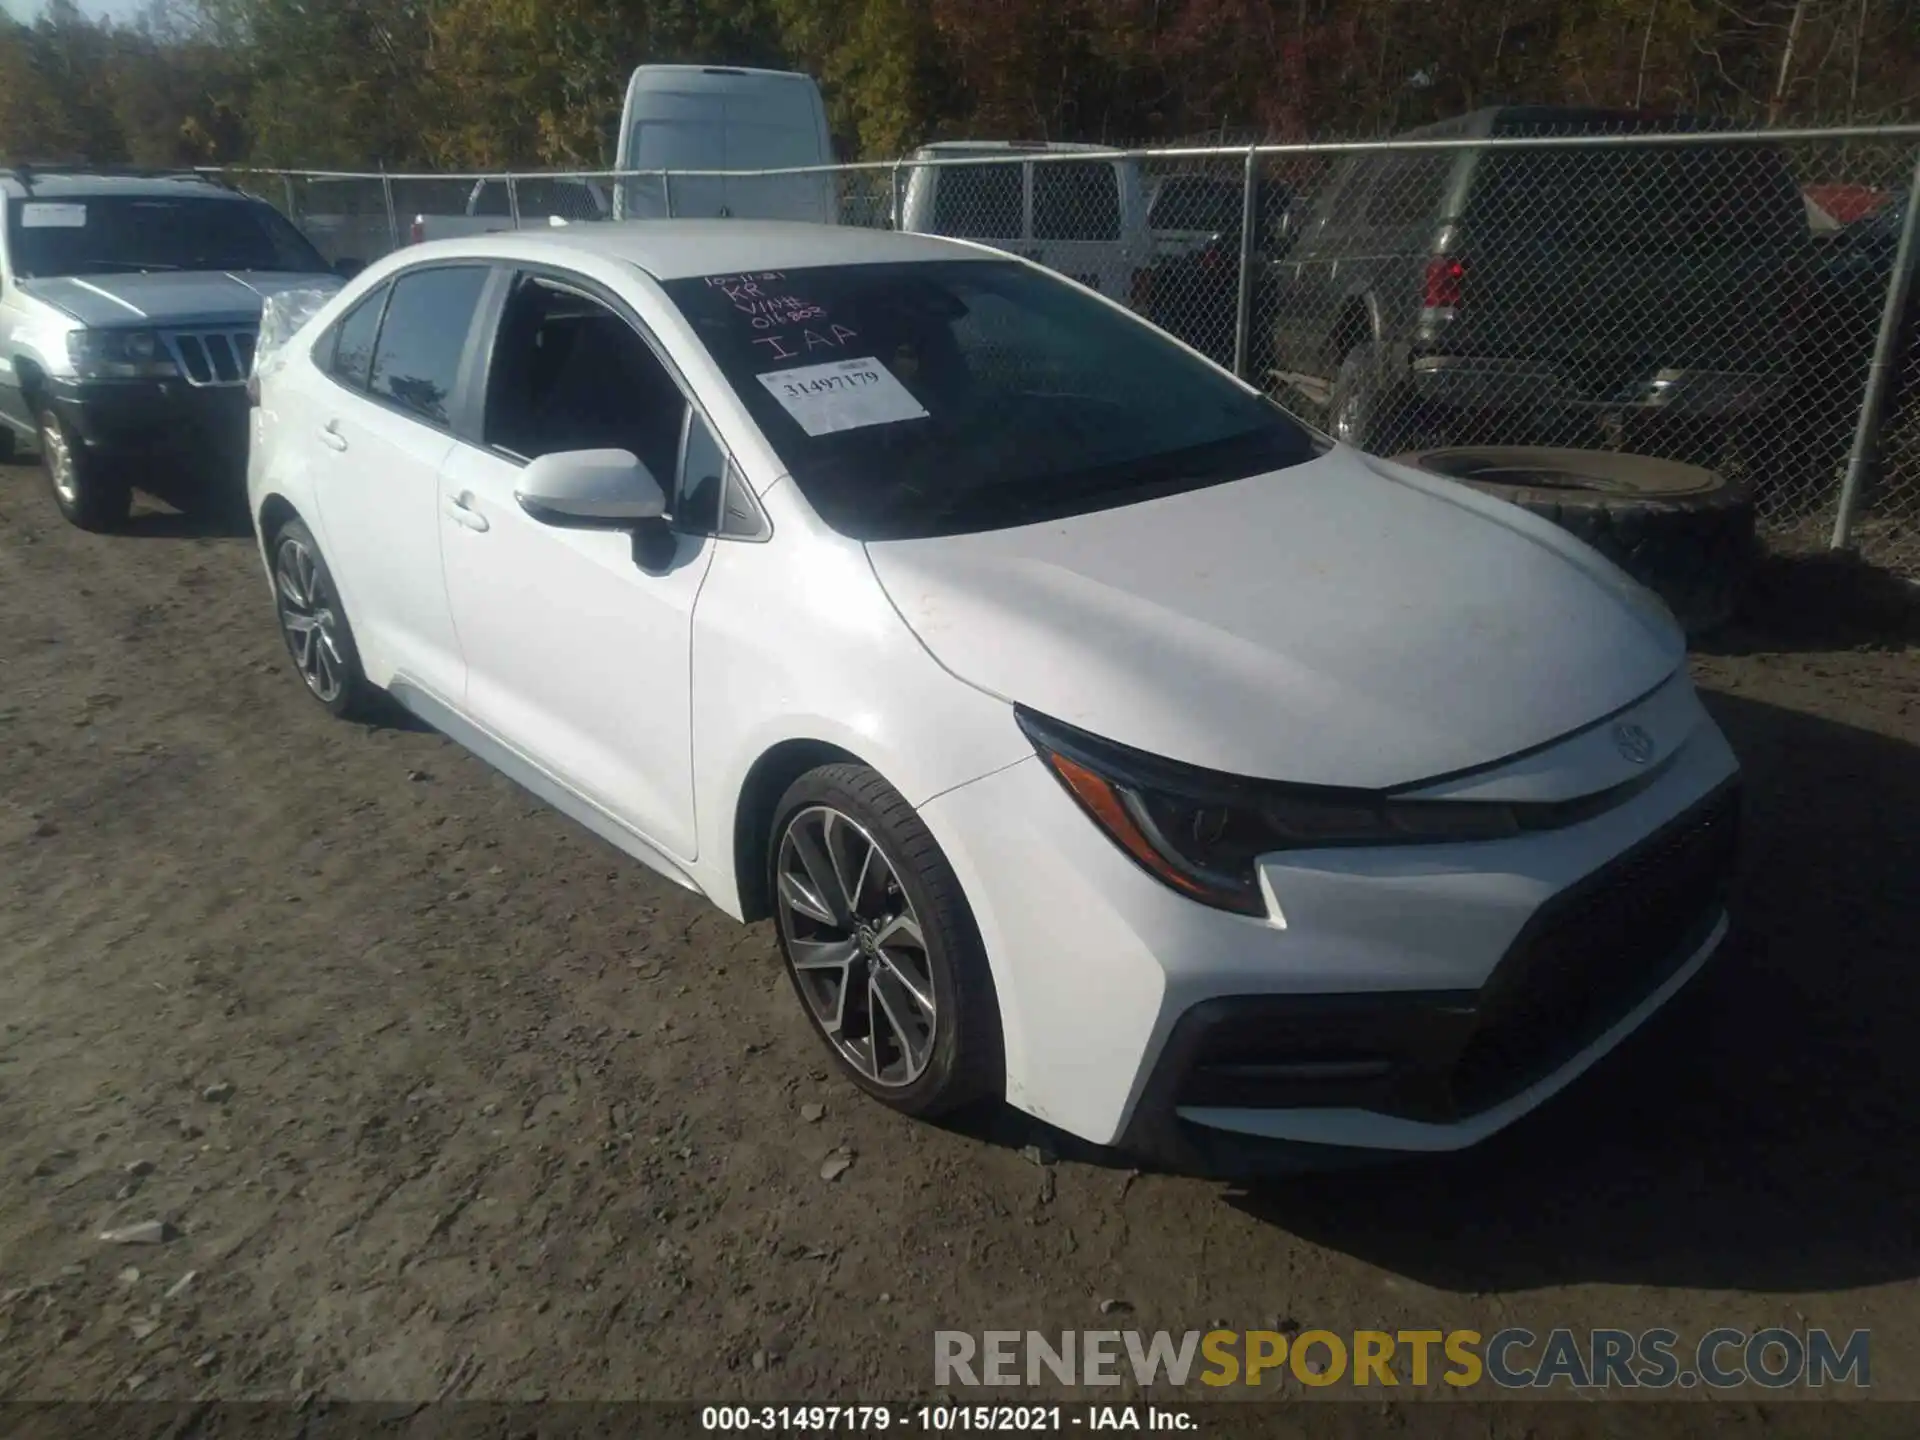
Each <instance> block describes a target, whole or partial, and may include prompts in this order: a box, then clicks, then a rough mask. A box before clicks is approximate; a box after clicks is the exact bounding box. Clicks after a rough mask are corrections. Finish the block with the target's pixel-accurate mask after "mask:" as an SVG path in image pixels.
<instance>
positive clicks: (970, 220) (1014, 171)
mask: <svg viewBox="0 0 1920 1440" xmlns="http://www.w3.org/2000/svg"><path fill="white" fill-rule="evenodd" d="M1020 170H1021V167H1020V166H1018V165H942V166H939V167H937V168H936V169H933V170H931V171H929V172H928V173H929V174H931V175H932V176H933V230H934V233H935V234H937V235H953V236H957V237H959V238H960V239H963V240H1017V239H1019V238H1020V235H1021V232H1022V231H1023V230H1024V228H1025V227H1024V225H1023V224H1022V223H1021V214H1020V212H1021V200H1020Z"/></svg>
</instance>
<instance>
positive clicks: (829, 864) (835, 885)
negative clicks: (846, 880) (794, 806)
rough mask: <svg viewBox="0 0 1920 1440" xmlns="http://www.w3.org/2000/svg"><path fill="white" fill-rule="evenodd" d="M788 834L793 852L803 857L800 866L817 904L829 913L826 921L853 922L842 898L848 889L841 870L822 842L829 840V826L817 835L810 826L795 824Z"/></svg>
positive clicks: (836, 923) (844, 923) (822, 828)
mask: <svg viewBox="0 0 1920 1440" xmlns="http://www.w3.org/2000/svg"><path fill="white" fill-rule="evenodd" d="M787 834H788V836H789V838H791V839H792V841H793V850H794V854H796V855H798V856H799V857H800V863H801V865H803V866H805V867H806V872H807V879H808V880H809V881H810V882H811V888H812V890H813V896H814V899H815V901H816V903H818V904H819V905H820V906H821V908H823V909H825V910H826V911H827V912H828V915H827V923H828V924H830V925H849V924H851V923H852V921H853V916H852V914H851V913H850V912H849V911H848V910H847V908H846V905H845V901H844V899H843V898H842V897H843V896H844V894H845V888H844V886H842V884H841V881H840V872H839V870H838V869H836V868H835V866H834V863H833V860H832V858H831V857H830V856H829V855H828V854H827V851H826V849H825V847H824V845H823V843H822V842H823V841H824V840H825V839H826V827H825V826H822V827H821V831H820V835H819V837H817V838H816V837H815V835H814V834H813V833H812V830H811V828H810V827H808V826H805V825H801V824H796V825H795V826H794V827H793V828H792V829H791V830H789V831H788V832H787Z"/></svg>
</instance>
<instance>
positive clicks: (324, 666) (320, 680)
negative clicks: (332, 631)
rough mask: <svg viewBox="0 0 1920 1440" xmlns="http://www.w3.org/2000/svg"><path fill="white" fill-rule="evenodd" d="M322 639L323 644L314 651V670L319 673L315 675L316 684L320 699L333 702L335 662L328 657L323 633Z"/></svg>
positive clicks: (315, 647)
mask: <svg viewBox="0 0 1920 1440" xmlns="http://www.w3.org/2000/svg"><path fill="white" fill-rule="evenodd" d="M320 638H321V642H322V643H320V644H319V645H316V646H314V650H313V660H314V670H315V671H316V672H317V673H316V674H315V675H314V684H315V686H316V687H317V688H318V690H319V692H320V697H321V698H322V699H323V700H331V699H332V698H333V689H334V682H335V679H336V675H335V672H334V668H333V661H332V660H331V659H329V658H328V656H327V647H326V644H325V641H326V636H325V634H324V633H323V634H322V635H321V637H320Z"/></svg>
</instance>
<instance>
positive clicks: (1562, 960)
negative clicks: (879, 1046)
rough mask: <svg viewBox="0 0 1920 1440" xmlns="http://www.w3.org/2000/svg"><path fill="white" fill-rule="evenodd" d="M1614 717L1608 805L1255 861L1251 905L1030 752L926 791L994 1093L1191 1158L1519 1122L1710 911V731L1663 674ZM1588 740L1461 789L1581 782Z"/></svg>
mask: <svg viewBox="0 0 1920 1440" xmlns="http://www.w3.org/2000/svg"><path fill="white" fill-rule="evenodd" d="M1615 723H1633V724H1638V725H1640V726H1641V727H1642V728H1643V729H1647V730H1649V731H1651V732H1653V733H1654V734H1655V735H1656V737H1657V739H1658V741H1659V746H1660V753H1661V755H1663V756H1665V757H1666V758H1665V760H1664V763H1663V764H1662V765H1661V767H1660V768H1659V773H1658V774H1657V776H1655V777H1654V778H1653V779H1652V780H1650V781H1649V782H1648V783H1647V784H1645V785H1644V787H1643V788H1641V789H1640V790H1639V791H1638V792H1637V793H1634V794H1633V795H1632V796H1631V798H1629V799H1627V800H1625V801H1624V802H1623V803H1621V804H1619V805H1617V806H1616V807H1614V808H1613V809H1610V810H1608V811H1606V812H1604V813H1603V814H1600V815H1597V816H1595V817H1593V818H1591V819H1589V820H1586V821H1584V822H1582V823H1580V824H1578V825H1574V826H1570V827H1568V828H1566V829H1563V830H1555V831H1545V832H1534V833H1531V834H1527V835H1523V836H1520V837H1516V838H1514V839H1510V840H1499V841H1484V842H1479V843H1475V844H1461V845H1424V846H1407V847H1395V848H1384V847H1383V848H1379V849H1343V850H1323V851H1317V852H1296V853H1289V854H1286V855H1281V856H1275V857H1270V858H1269V859H1268V860H1267V861H1266V862H1265V863H1264V865H1263V867H1262V869H1263V883H1264V885H1265V886H1266V889H1267V891H1268V895H1269V902H1270V913H1269V915H1268V916H1267V917H1266V918H1264V919H1263V918H1256V917H1249V916H1243V915H1235V914H1230V913H1227V912H1225V911H1220V910H1214V909H1210V908H1208V907H1205V906H1201V905H1198V904H1195V903H1194V902H1192V901H1189V900H1186V899H1184V898H1183V897H1181V896H1179V895H1176V894H1174V893H1173V892H1172V891H1171V890H1169V889H1167V888H1166V887H1165V886H1164V885H1162V884H1160V883H1159V882H1158V881H1156V880H1154V879H1152V878H1151V877H1149V876H1148V875H1147V874H1146V873H1145V872H1144V871H1143V870H1141V869H1139V868H1138V867H1137V866H1135V865H1134V864H1133V862H1132V861H1130V860H1129V859H1127V858H1126V857H1125V856H1124V855H1123V854H1122V853H1121V852H1120V851H1119V849H1118V848H1117V847H1116V846H1114V845H1113V844H1112V843H1111V842H1110V841H1109V840H1108V839H1107V838H1106V836H1105V835H1104V834H1103V833H1101V832H1100V831H1099V830H1097V829H1096V828H1095V827H1094V825H1093V823H1092V822H1091V821H1090V820H1088V819H1087V817H1086V816H1085V815H1084V814H1083V813H1082V812H1081V811H1080V810H1079V808H1078V807H1077V806H1076V805H1075V804H1074V802H1073V801H1072V799H1071V798H1070V797H1069V796H1068V795H1067V794H1066V792H1065V791H1064V789H1063V788H1062V787H1061V786H1060V785H1059V784H1058V783H1057V782H1056V781H1055V780H1054V779H1053V777H1052V775H1051V774H1050V773H1049V772H1048V771H1047V770H1046V769H1045V767H1044V766H1043V765H1042V763H1041V762H1040V761H1039V760H1038V758H1036V759H1034V760H1033V761H1030V762H1022V763H1020V764H1017V765H1015V766H1012V767H1011V768H1009V769H1006V770H1003V771H1000V772H998V773H996V774H994V775H990V776H987V777H986V778H984V779H982V780H980V781H976V782H974V783H973V784H971V785H967V786H964V787H962V788H960V789H959V790H956V791H952V792H950V793H948V794H947V795H943V796H941V797H938V798H937V799H936V800H934V801H933V802H931V803H929V804H928V805H927V806H925V807H923V814H924V815H925V817H926V819H927V823H928V824H929V826H930V827H931V828H932V829H933V830H934V832H935V834H936V836H937V837H938V838H939V839H940V841H941V844H942V846H943V847H944V848H945V849H946V851H947V853H948V856H949V858H950V859H951V860H952V861H953V864H954V868H955V870H956V872H957V873H958V874H959V876H960V880H961V883H962V885H963V886H964V887H965V889H966V893H967V896H968V899H969V902H970V904H971V905H972V908H973V910H974V914H975V918H976V920H977V921H978V923H979V926H980V931H981V935H982V939H983V940H984V942H985V944H986V946H987V950H988V955H989V957H990V959H991V961H992V964H993V977H994V983H995V987H996V989H997V992H998V995H999V1000H1000V1008H1001V1017H1002V1029H1003V1032H1004V1037H1003V1038H1004V1042H1005V1049H1006V1061H1007V1098H1008V1100H1009V1101H1010V1102H1012V1103H1013V1104H1014V1105H1016V1106H1018V1107H1019V1108H1021V1109H1024V1110H1026V1111H1028V1112H1029V1113H1031V1114H1033V1115H1035V1116H1037V1117H1039V1118H1040V1119H1042V1120H1045V1121H1048V1122H1050V1123H1052V1124H1055V1125H1058V1126H1059V1127H1061V1128H1062V1129H1064V1130H1067V1131H1069V1132H1071V1133H1073V1134H1075V1135H1077V1136H1080V1137H1081V1138H1083V1139H1086V1140H1090V1141H1092V1142H1094V1143H1096V1144H1101V1145H1119V1146H1121V1147H1123V1148H1125V1149H1127V1150H1129V1151H1132V1152H1135V1153H1137V1154H1140V1155H1142V1156H1144V1157H1147V1158H1150V1159H1152V1160H1154V1161H1156V1162H1159V1163H1165V1164H1169V1165H1172V1166H1173V1167H1175V1168H1178V1169H1183V1170H1194V1169H1197V1170H1203V1171H1230V1172H1243V1171H1247V1170H1256V1169H1274V1168H1277V1169H1288V1168H1302V1167H1315V1166H1321V1165H1333V1164H1343V1163H1351V1162H1353V1161H1355V1160H1369V1159H1380V1158H1388V1157H1392V1156H1395V1155H1402V1154H1409V1153H1423V1152H1433V1151H1443V1150H1455V1149H1461V1148H1464V1147H1466V1146H1469V1145H1472V1144H1475V1143H1477V1142H1478V1141H1480V1140H1482V1139H1485V1138H1486V1137H1487V1136H1488V1135H1491V1134H1492V1133H1494V1132H1495V1131H1497V1130H1499V1129H1500V1128H1502V1127H1504V1126H1505V1125H1507V1124H1509V1123H1511V1122H1512V1121H1514V1120H1516V1119H1518V1118H1519V1117H1520V1116H1521V1115H1523V1114H1525V1113H1527V1112H1528V1111H1529V1110H1531V1109H1533V1108H1534V1107H1535V1106H1537V1105H1539V1104H1541V1103H1543V1102H1544V1101H1545V1100H1547V1099H1548V1098H1550V1097H1551V1096H1552V1095H1553V1094H1555V1093H1556V1092H1557V1091H1559V1090H1560V1089H1562V1088H1564V1087H1565V1086H1566V1085H1567V1084H1569V1083H1571V1082H1572V1081H1573V1080H1574V1079H1575V1078H1577V1077H1578V1076H1579V1075H1580V1074H1581V1073H1582V1072H1583V1071H1585V1070H1586V1069H1587V1068H1588V1067H1589V1066H1591V1065H1592V1064H1594V1063H1595V1062H1596V1061H1597V1060H1599V1059H1600V1057H1601V1056H1602V1055H1604V1054H1606V1053H1607V1051H1609V1050H1611V1049H1612V1048H1613V1047H1614V1046H1615V1045H1617V1044H1618V1043H1619V1042H1620V1041H1621V1040H1623V1039H1624V1038H1625V1037H1626V1036H1627V1035H1628V1034H1630V1033H1631V1032H1632V1031H1633V1030H1634V1029H1636V1028H1638V1026H1639V1025H1640V1024H1641V1023H1642V1022H1643V1021H1644V1020H1645V1019H1647V1018H1648V1016H1650V1015H1651V1014H1652V1013H1653V1012H1654V1011H1655V1010H1657V1009H1658V1008H1659V1007H1660V1006H1661V1005H1662V1004H1663V1003H1664V1002H1665V1001H1666V1000H1667V999H1668V998H1669V997H1670V996H1671V995H1673V994H1674V993H1676V992H1677V991H1678V990H1679V989H1680V988H1681V986H1683V985H1684V984H1685V983H1686V981H1687V980H1688V979H1690V978H1691V977H1692V975H1693V974H1694V973H1696V972H1697V971H1698V970H1699V969H1700V968H1701V967H1702V966H1703V965H1704V964H1705V963H1706V961H1707V959H1708V958H1709V956H1710V955H1711V954H1712V953H1713V951H1714V950H1715V948H1716V947H1717V946H1718V945H1719V943H1720V941H1721V939H1722V937H1723V936H1724V934H1725V933H1726V912H1725V904H1724V893H1725V884H1726V879H1727V875H1728V871H1729V869H1730V861H1731V856H1732V840H1733V833H1734V830H1735V826H1736V822H1737V809H1738V794H1737V789H1736V788H1735V787H1736V781H1737V773H1738V767H1737V763H1736V762H1735V760H1734V757H1733V754H1732V752H1731V750H1730V749H1729V748H1728V746H1727V744H1726V741H1725V740H1724V738H1723V737H1722V736H1721V735H1720V732H1719V730H1718V729H1717V728H1716V727H1715V726H1714V724H1713V722H1712V721H1711V719H1710V718H1709V717H1708V716H1707V714H1706V712H1705V711H1704V709H1702V708H1701V706H1700V704H1699V701H1698V698H1697V697H1696V696H1695V695H1694V693H1693V690H1692V687H1691V685H1690V684H1689V683H1688V682H1687V680H1686V678H1685V677H1684V676H1680V677H1676V679H1675V680H1674V681H1672V682H1669V684H1668V685H1667V686H1665V687H1663V689H1662V690H1661V691H1659V692H1656V694H1655V695H1653V696H1650V697H1648V698H1647V699H1646V700H1645V701H1643V702H1641V704H1640V705H1639V706H1638V707H1635V708H1634V709H1632V710H1630V711H1628V712H1627V713H1626V714H1624V715H1622V716H1620V717H1615ZM1608 728H1609V727H1608V726H1601V727H1598V733H1599V734H1600V735H1601V737H1602V738H1604V736H1605V734H1606V732H1607V730H1608ZM1594 734H1595V732H1592V731H1589V732H1583V734H1582V736H1580V737H1575V738H1573V739H1570V740H1568V741H1566V742H1563V744H1562V746H1559V747H1552V748H1550V749H1549V750H1548V751H1547V752H1540V753H1536V754H1534V755H1532V756H1528V757H1525V758H1524V759H1522V760H1520V761H1517V762H1515V763H1514V764H1513V765H1512V766H1511V767H1510V768H1509V769H1508V770H1505V771H1502V770H1495V771H1492V772H1487V773H1483V774H1482V775H1480V776H1476V777H1472V779H1471V780H1470V781H1469V782H1466V783H1468V784H1470V785H1471V786H1472V787H1473V788H1474V790H1475V792H1476V793H1478V794H1480V795H1482V796H1483V797H1484V798H1490V799H1491V798H1513V799H1518V798H1524V795H1531V796H1533V798H1546V797H1545V796H1544V795H1542V794H1541V789H1542V787H1548V788H1552V787H1560V788H1564V789H1566V790H1567V793H1568V794H1569V795H1573V794H1582V793H1591V792H1592V791H1593V790H1594V789H1598V788H1602V787H1601V786H1600V785H1596V784H1593V783H1591V780H1592V778H1593V776H1592V774H1591V771H1590V769H1588V770H1587V778H1586V781H1585V782H1583V779H1582V773H1583V769H1587V767H1589V766H1590V763H1591V761H1592V757H1593V753H1594ZM1561 756H1564V757H1566V762H1565V763H1561V759H1560V758H1559V757H1561ZM1583 783H1584V788H1582V787H1583Z"/></svg>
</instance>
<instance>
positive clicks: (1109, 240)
mask: <svg viewBox="0 0 1920 1440" xmlns="http://www.w3.org/2000/svg"><path fill="white" fill-rule="evenodd" d="M1027 169H1028V172H1029V175H1030V177H1031V179H1030V184H1031V185H1032V189H1033V231H1032V233H1033V243H1032V246H1031V248H1030V249H1029V250H1028V252H1027V253H1028V254H1029V255H1031V256H1032V258H1033V259H1035V260H1038V261H1039V262H1040V263H1041V264H1042V265H1045V266H1046V267H1047V268H1048V269H1050V270H1057V271H1059V272H1060V273H1061V274H1062V275H1065V276H1068V277H1069V278H1071V279H1074V280H1078V281H1079V282H1080V283H1081V284H1082V285H1085V286H1087V287H1088V288H1089V289H1092V290H1098V291H1099V292H1100V293H1101V294H1102V295H1105V296H1106V297H1107V298H1108V299H1110V300H1119V301H1123V302H1124V301H1125V300H1126V299H1127V297H1128V294H1129V292H1130V290H1131V288H1132V282H1133V271H1134V268H1135V267H1136V266H1137V265H1140V264H1144V263H1145V258H1146V257H1145V255H1144V253H1143V252H1144V250H1145V248H1146V247H1145V243H1144V241H1145V236H1146V229H1145V219H1144V217H1143V216H1142V215H1141V213H1140V210H1141V203H1142V196H1141V193H1140V187H1139V184H1138V172H1137V171H1135V170H1133V169H1131V167H1129V166H1126V165H1121V164H1116V163H1114V162H1113V161H1111V160H1055V161H1035V162H1033V163H1032V164H1030V165H1029V166H1028V167H1027Z"/></svg>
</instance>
